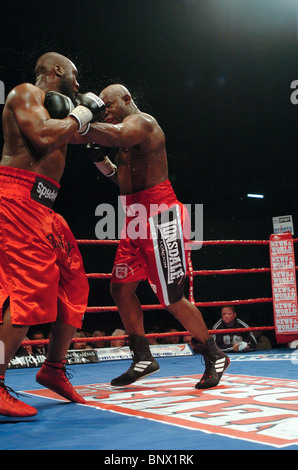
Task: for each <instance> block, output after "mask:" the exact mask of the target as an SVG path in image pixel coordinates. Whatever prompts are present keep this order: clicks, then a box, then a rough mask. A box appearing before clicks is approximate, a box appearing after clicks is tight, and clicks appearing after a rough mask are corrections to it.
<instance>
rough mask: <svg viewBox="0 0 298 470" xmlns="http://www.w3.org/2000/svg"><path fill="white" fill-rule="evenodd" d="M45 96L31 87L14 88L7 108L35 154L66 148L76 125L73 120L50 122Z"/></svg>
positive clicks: (23, 85)
mask: <svg viewBox="0 0 298 470" xmlns="http://www.w3.org/2000/svg"><path fill="white" fill-rule="evenodd" d="M44 96H45V95H44V92H43V91H42V90H40V89H38V88H37V87H35V86H33V85H31V84H22V85H19V86H18V87H16V88H15V89H14V90H13V91H12V92H11V93H10V95H9V97H8V102H7V105H8V107H9V109H10V110H11V111H12V113H13V115H14V117H15V120H16V123H17V125H18V127H19V129H20V131H21V133H22V134H23V135H24V137H25V138H26V139H27V141H28V142H30V144H31V145H32V146H33V147H34V148H35V149H36V151H37V152H38V153H41V154H45V153H51V152H53V151H54V150H57V149H59V148H61V147H62V146H63V145H65V144H66V143H67V142H68V141H69V138H70V137H71V135H72V134H73V133H75V132H76V131H77V129H78V124H77V122H76V120H75V119H73V118H72V117H67V118H65V119H59V120H58V119H51V118H50V115H49V114H48V112H47V110H46V109H45V108H44V106H43V103H44Z"/></svg>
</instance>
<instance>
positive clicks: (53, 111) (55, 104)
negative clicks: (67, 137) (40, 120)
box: [44, 91, 74, 119]
mask: <svg viewBox="0 0 298 470" xmlns="http://www.w3.org/2000/svg"><path fill="white" fill-rule="evenodd" d="M44 107H45V108H46V110H47V111H48V113H49V115H50V116H51V118H52V119H64V118H66V117H67V116H68V115H69V113H70V112H71V111H72V110H73V109H74V104H73V102H72V101H71V99H70V98H69V97H68V96H65V95H62V93H58V92H57V91H49V92H48V93H47V94H46V97H45V100H44Z"/></svg>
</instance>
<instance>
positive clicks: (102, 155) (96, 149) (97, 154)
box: [86, 143, 117, 177]
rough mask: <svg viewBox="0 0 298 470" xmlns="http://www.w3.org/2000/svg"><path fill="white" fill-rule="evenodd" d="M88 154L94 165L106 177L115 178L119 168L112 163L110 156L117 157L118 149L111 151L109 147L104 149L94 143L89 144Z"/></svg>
mask: <svg viewBox="0 0 298 470" xmlns="http://www.w3.org/2000/svg"><path fill="white" fill-rule="evenodd" d="M86 149H87V154H88V156H89V158H91V160H92V161H93V163H94V165H95V166H96V167H97V168H98V169H99V171H101V173H103V174H104V175H105V176H108V177H110V176H113V175H114V174H115V173H116V171H117V166H116V165H115V164H114V163H113V162H111V160H110V159H109V157H108V155H109V156H111V155H115V153H116V152H117V149H111V148H109V147H103V146H101V145H97V144H94V143H89V144H87V147H86Z"/></svg>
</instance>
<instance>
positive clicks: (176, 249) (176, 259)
mask: <svg viewBox="0 0 298 470" xmlns="http://www.w3.org/2000/svg"><path fill="white" fill-rule="evenodd" d="M149 222H150V228H151V233H152V238H153V240H154V254H155V259H156V265H157V269H158V273H159V278H160V280H161V285H162V288H163V293H164V297H165V301H166V303H168V302H167V300H166V297H168V301H169V303H173V302H175V301H176V300H177V298H180V297H181V295H182V293H183V290H184V280H185V273H186V263H185V253H184V242H183V232H182V226H181V220H180V212H179V207H178V206H174V207H173V208H170V209H169V210H167V211H164V212H161V213H159V214H157V215H155V216H153V217H150V219H149Z"/></svg>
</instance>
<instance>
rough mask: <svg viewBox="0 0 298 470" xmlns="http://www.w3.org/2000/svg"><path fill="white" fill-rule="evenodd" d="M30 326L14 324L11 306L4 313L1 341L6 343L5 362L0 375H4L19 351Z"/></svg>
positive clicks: (0, 331)
mask: <svg viewBox="0 0 298 470" xmlns="http://www.w3.org/2000/svg"><path fill="white" fill-rule="evenodd" d="M28 329H29V326H23V325H22V326H20V325H13V324H12V323H11V315H10V308H9V307H8V308H7V310H6V311H5V313H4V315H3V323H2V324H0V341H2V342H3V344H4V364H0V375H4V374H5V372H6V370H7V367H8V364H9V362H10V360H11V359H12V358H13V356H14V355H15V353H16V352H17V350H18V348H19V346H20V344H21V342H22V341H23V339H24V338H25V336H26V334H27V332H28Z"/></svg>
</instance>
